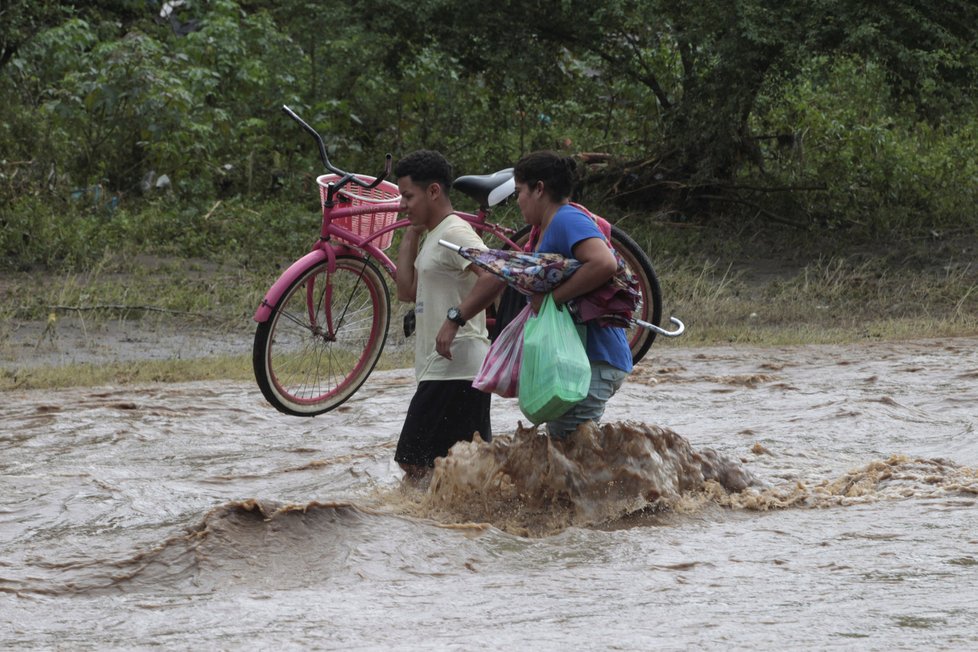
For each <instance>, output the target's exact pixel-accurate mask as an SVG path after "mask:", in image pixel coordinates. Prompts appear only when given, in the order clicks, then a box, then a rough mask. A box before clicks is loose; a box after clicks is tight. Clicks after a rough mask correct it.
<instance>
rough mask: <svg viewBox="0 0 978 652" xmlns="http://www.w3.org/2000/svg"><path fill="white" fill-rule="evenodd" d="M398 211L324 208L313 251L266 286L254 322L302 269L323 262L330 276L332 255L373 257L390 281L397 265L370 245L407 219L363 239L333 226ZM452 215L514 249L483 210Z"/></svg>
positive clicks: (507, 231)
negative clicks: (317, 238) (344, 220)
mask: <svg viewBox="0 0 978 652" xmlns="http://www.w3.org/2000/svg"><path fill="white" fill-rule="evenodd" d="M400 210H401V207H400V204H399V203H397V202H384V203H378V204H373V205H371V206H354V207H348V208H332V209H328V210H327V211H326V212H325V214H324V215H323V225H322V229H321V231H320V236H319V240H318V241H317V242H316V244H315V246H314V247H313V250H312V251H310V252H309V253H307V254H306V255H305V256H303V257H302V258H300V259H299V260H297V261H295V262H294V263H292V265H290V266H289V268H288V269H286V270H285V272H283V273H282V275H281V276H279V278H278V280H276V281H275V283H274V284H272V287H270V288H269V289H268V292H266V293H265V296H264V298H263V299H262V301H261V304H260V305H259V306H258V310H256V311H255V316H254V320H255V321H256V322H259V323H261V322H264V321H267V320H268V318H269V317H270V316H271V313H272V308H273V306H275V305H277V304H278V301H279V300H280V299H281V297H282V294H283V293H284V292H285V291H286V289H288V287H289V286H290V285H291V284H292V283H293V282H294V281H295V280H296V279H297V278H298V277H299V275H300V274H301V273H302V272H303V271H304V270H306V269H309V267H310V266H311V265H313V264H316V263H321V262H323V261H326V262H327V269H328V270H329V272H330V273H332V272H334V271H336V256H337V255H340V254H343V253H347V252H356V253H360V254H362V255H364V256H366V257H367V258H373V259H374V260H376V261H378V262H379V263H380V264H381V266H382V267H383V268H384V269H385V270H386V271H387V273H388V274H389V275H390V276H391V278H394V275H395V274H396V273H397V266H396V265H395V264H394V261H393V260H391V258H390V257H389V256H388V255H387V254H386V253H384V251H383V250H382V249H380V248H379V247H377V246H376V245H375V244H374V240H377V239H379V238H381V237H383V236H384V235H385V234H387V233H390V232H391V231H396V230H397V229H402V228H405V227H407V226H409V225H410V221H409V220H406V219H405V220H398V221H396V222H394V223H393V224H390V225H389V226H386V227H384V228H383V229H380V230H378V231H376V232H374V233H372V234H370V235H369V236H366V237H361V236H359V235H356V234H354V233H353V232H352V231H349V230H347V229H344V228H343V227H341V226H337V225H336V224H335V223H334V222H335V221H336V220H338V219H342V218H344V217H350V216H354V215H366V214H371V213H386V212H391V211H400ZM455 214H456V215H458V216H459V217H461V218H462V219H464V220H465V221H467V222H469V223H470V224H472V226H473V227H474V228H475V229H476V231H478V232H480V233H482V232H486V231H488V232H490V233H492V234H493V235H495V236H496V237H498V238H499V239H500V240H501V241H502V242H503V243H505V244H507V245H508V246H510V247H513V248H514V249H516V248H518V246H517V245H516V243H514V242H513V241H512V240H511V239H510V238H509V237H508V236H509V235H511V234H512V233H515V231H516V230H515V229H511V228H509V227H504V226H501V225H498V224H492V223H490V222H487V221H486V218H487V217H488V212H487V211H485V210H480V211H479V212H478V213H466V212H463V211H456V212H455ZM334 237H335V238H338V239H339V240H341V243H336V242H334V240H333V238H334ZM328 327H329V328H330V333H332V325H331V324H330V325H328Z"/></svg>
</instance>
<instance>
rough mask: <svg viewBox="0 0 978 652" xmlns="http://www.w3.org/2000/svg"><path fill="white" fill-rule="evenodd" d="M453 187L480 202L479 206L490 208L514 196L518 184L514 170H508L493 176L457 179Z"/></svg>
mask: <svg viewBox="0 0 978 652" xmlns="http://www.w3.org/2000/svg"><path fill="white" fill-rule="evenodd" d="M452 187H453V188H455V189H456V190H458V191H459V192H461V193H463V194H465V195H468V196H469V197H471V198H472V199H474V200H476V201H477V202H479V206H481V207H483V208H489V207H491V206H495V205H496V204H499V203H501V202H502V201H503V200H504V199H506V198H507V197H509V196H510V195H512V194H513V192H514V191H515V190H516V182H515V181H513V168H506V169H505V170H500V171H499V172H493V173H492V174H467V175H465V176H464V177H459V178H458V179H455V183H453V184H452Z"/></svg>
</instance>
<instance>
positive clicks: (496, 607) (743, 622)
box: [0, 338, 978, 650]
mask: <svg viewBox="0 0 978 652" xmlns="http://www.w3.org/2000/svg"><path fill="white" fill-rule="evenodd" d="M976 345H978V339H974V338H970V339H969V338H962V339H952V340H944V341H936V340H926V341H914V342H900V343H867V344H865V345H860V346H811V347H790V348H788V347H785V348H755V347H745V346H729V347H710V348H700V349H680V348H676V347H673V346H670V344H669V343H668V342H663V343H657V344H656V346H655V347H653V350H652V352H651V355H650V356H649V358H648V359H647V360H646V361H644V362H643V363H642V364H641V365H639V366H638V367H637V368H636V370H635V372H634V373H633V374H632V376H631V377H630V379H629V381H628V382H626V384H625V386H624V387H623V388H622V390H621V392H620V393H619V394H618V395H617V396H615V397H614V399H612V401H611V403H610V404H609V407H608V412H607V414H606V417H607V419H608V421H607V422H606V423H604V424H602V425H600V426H586V427H584V428H581V429H580V430H579V431H578V432H577V433H575V434H574V435H573V436H572V437H570V438H569V439H568V440H567V441H552V440H550V439H549V438H547V437H545V436H543V435H542V434H540V432H538V431H537V429H535V428H528V427H524V425H523V424H521V423H520V422H519V419H520V413H519V409H518V407H517V406H516V404H515V402H514V401H506V400H501V399H500V400H494V404H493V419H494V422H493V426H494V431H495V432H496V435H497V436H496V437H495V438H494V440H493V441H492V442H491V443H485V442H482V441H476V442H474V443H471V444H469V443H463V444H459V445H457V446H456V447H454V448H453V449H452V451H451V453H450V454H449V456H448V457H446V458H444V459H442V460H439V461H438V463H437V464H436V468H435V470H434V473H433V474H432V476H431V478H430V479H429V481H427V482H425V483H423V484H421V485H413V484H408V483H405V482H404V481H403V480H402V478H401V473H400V471H399V470H398V468H397V465H396V464H394V462H393V461H392V457H393V452H394V446H395V443H396V439H397V434H398V432H399V429H400V425H401V422H402V420H403V418H404V412H405V410H406V407H407V403H408V401H409V400H410V397H411V394H412V392H413V389H414V382H413V378H412V374H411V372H410V371H409V370H398V371H391V372H380V373H377V374H375V375H374V376H372V377H371V379H370V380H369V381H368V382H367V384H366V385H365V386H364V388H363V389H362V390H361V391H360V392H359V393H358V394H357V396H356V397H355V398H354V399H353V400H351V401H349V402H348V403H347V404H345V405H344V406H342V407H341V408H339V409H337V410H335V411H333V412H331V413H328V414H326V415H322V416H320V417H316V418H313V419H303V418H297V417H287V416H283V415H281V414H279V413H277V412H275V411H274V410H273V409H272V408H270V407H269V406H268V405H267V404H265V403H264V401H263V399H262V398H261V395H260V393H259V392H258V391H257V388H256V387H254V386H253V385H252V384H250V383H185V384H171V385H163V384H161V385H145V386H137V387H98V388H81V389H71V390H58V391H11V392H5V393H3V394H2V396H0V398H2V402H0V625H2V627H0V649H72V650H95V649H98V650H104V649H145V648H150V647H162V648H164V649H171V648H175V649H188V648H195V649H196V648H204V649H209V648H216V649H263V648H268V647H275V648H281V649H336V650H348V649H385V650H386V649H407V650H413V649H439V650H441V649H460V650H468V649H476V648H486V647H492V648H496V647H505V646H511V647H514V648H516V647H519V648H523V647H528V646H531V647H533V648H534V649H541V650H566V649H568V648H569V647H571V646H573V647H575V648H584V649H602V650H603V649H615V650H647V649H689V648H694V647H705V648H708V649H714V648H719V647H724V648H733V649H778V650H781V649H836V648H838V649H847V650H848V649H859V650H863V649H865V650H894V649H907V650H910V649H914V650H917V649H948V650H970V649H978V589H975V588H974V587H975V585H976V583H978V441H976V439H978V433H976V426H978V353H976Z"/></svg>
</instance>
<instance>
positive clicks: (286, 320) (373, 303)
mask: <svg viewBox="0 0 978 652" xmlns="http://www.w3.org/2000/svg"><path fill="white" fill-rule="evenodd" d="M389 326H390V294H389V292H388V289H387V284H386V283H385V282H384V278H383V277H382V276H381V274H380V272H379V271H378V270H377V267H376V266H375V265H374V264H373V263H371V262H370V261H368V260H366V259H365V258H360V257H358V256H337V258H336V271H334V272H333V273H332V274H330V273H328V270H327V263H326V262H321V263H317V264H315V265H313V266H312V267H310V268H309V269H308V270H306V271H305V272H303V274H302V275H301V276H299V278H298V279H296V281H295V282H294V283H293V284H292V285H290V286H289V288H288V289H287V290H286V291H285V293H284V294H283V295H282V298H281V299H280V300H279V302H278V303H277V304H276V305H275V306H274V307H273V308H272V314H271V315H270V316H269V318H268V319H267V320H266V321H264V322H262V323H260V324H258V329H257V331H256V332H255V344H254V348H253V358H252V361H253V365H254V370H255V379H256V380H257V381H258V387H259V388H260V389H261V392H262V394H263V395H264V396H265V398H266V399H267V400H268V402H269V403H271V404H272V405H273V406H275V408H277V409H278V410H280V411H281V412H284V413H286V414H292V415H296V416H310V417H311V416H315V415H317V414H322V413H324V412H328V411H329V410H332V409H334V408H336V407H338V406H339V405H342V404H343V403H344V402H345V401H346V400H347V399H349V398H350V397H351V396H353V394H354V393H355V392H356V391H357V390H358V389H359V388H360V386H361V385H362V384H363V382H364V381H365V380H366V379H367V376H369V375H370V372H371V371H373V369H374V366H375V365H376V364H377V360H378V359H379V358H380V354H381V352H382V351H383V350H384V343H385V342H386V340H387V329H388V327H389Z"/></svg>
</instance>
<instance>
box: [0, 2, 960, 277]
mask: <svg viewBox="0 0 978 652" xmlns="http://www.w3.org/2000/svg"><path fill="white" fill-rule="evenodd" d="M4 8H5V9H4V11H3V12H0V28H2V29H0V93H2V95H3V97H4V98H5V99H8V98H9V99H8V101H6V102H4V103H3V104H0V201H2V202H3V213H2V214H0V226H2V228H3V234H2V235H0V257H2V259H3V265H4V266H11V267H24V266H30V265H37V264H43V265H58V264H64V265H72V266H77V265H84V264H87V263H90V262H91V261H92V260H97V259H98V257H99V256H100V255H101V254H100V252H101V251H102V250H103V249H105V248H109V247H120V248H125V247H130V248H138V249H142V248H151V249H153V250H164V249H166V248H169V249H170V250H172V251H173V252H174V253H176V252H177V251H183V252H186V253H188V254H189V255H203V256H206V257H213V256H217V255H228V256H237V255H241V254H240V251H242V249H241V248H239V247H238V246H237V245H236V244H235V243H238V244H241V243H245V242H250V243H251V244H255V243H257V242H261V243H263V244H265V245H267V246H268V247H269V248H270V250H271V251H274V252H276V253H275V254H274V255H277V252H278V251H281V250H283V249H284V248H285V247H280V246H279V240H282V239H286V240H288V241H289V244H290V246H291V244H292V240H290V239H296V240H298V239H304V238H306V237H308V234H309V233H310V232H311V229H307V228H305V226H304V225H305V219H306V216H313V217H312V220H313V222H314V221H315V217H314V216H315V208H316V197H317V193H316V189H315V185H314V179H315V176H316V175H318V174H319V173H321V172H322V170H321V166H320V164H319V161H318V156H317V152H316V150H315V147H314V144H313V142H312V140H311V139H310V138H309V137H308V135H307V134H305V133H304V132H303V131H302V130H301V129H299V127H298V126H297V125H295V124H294V123H292V122H291V121H290V120H288V119H287V118H286V117H285V116H284V115H283V114H282V113H281V112H280V111H279V108H280V107H281V105H283V104H288V105H290V106H292V107H293V108H294V109H296V110H297V111H298V113H299V114H300V115H302V116H303V117H304V118H305V119H306V120H307V121H308V122H309V123H310V124H312V125H313V126H314V127H316V128H317V129H318V130H319V131H321V132H322V133H323V135H324V137H325V139H326V143H327V146H328V149H329V153H330V156H331V158H332V160H333V162H334V163H335V164H337V165H339V166H340V167H342V168H344V169H347V170H355V171H358V172H363V173H367V174H376V173H377V172H379V170H380V168H381V164H382V160H383V155H384V154H385V153H387V152H391V153H392V154H393V155H394V156H395V157H399V156H401V155H403V154H404V153H406V152H408V151H411V150H413V149H416V148H418V147H431V148H436V149H440V150H442V151H444V152H445V153H446V154H447V155H448V157H449V158H450V160H451V161H452V162H453V163H454V165H455V168H456V172H457V173H458V174H465V173H481V172H490V171H493V170H496V169H500V168H502V167H507V166H509V165H512V163H513V162H514V161H515V160H516V159H517V158H518V157H519V156H520V155H521V154H523V153H525V152H526V151H528V150H532V149H539V148H553V149H559V150H561V151H566V152H567V153H570V154H581V153H588V152H596V153H600V154H604V155H605V156H604V157H603V158H602V157H598V159H594V160H599V161H605V160H607V161H610V163H607V164H605V163H602V164H600V165H597V166H594V167H592V168H591V169H590V173H591V174H590V177H589V183H591V184H593V185H589V186H588V189H589V190H590V189H592V188H599V187H600V189H601V193H598V192H593V193H592V196H593V197H595V198H601V199H602V200H603V198H605V197H607V198H608V199H609V200H610V199H612V198H618V199H628V200H629V201H630V204H629V206H628V207H629V208H630V209H631V210H632V211H634V212H635V213H637V214H639V215H642V216H644V217H634V216H633V217H632V218H631V221H630V223H629V228H630V230H632V231H633V232H634V231H640V230H641V229H642V224H643V222H646V223H647V222H650V221H651V218H650V217H648V216H649V215H650V214H655V213H659V214H670V215H686V214H689V213H692V212H695V211H700V213H701V215H706V216H707V217H708V218H711V219H712V218H713V217H714V216H716V215H717V214H720V213H730V214H732V215H734V216H742V215H744V214H749V215H755V214H756V215H764V216H768V217H771V216H774V217H778V218H779V219H780V221H788V222H791V223H795V224H798V225H801V226H810V225H827V226H832V227H836V228H840V229H842V228H844V229H848V230H856V229H858V230H861V231H862V232H864V233H865V234H868V235H870V236H873V235H874V234H885V233H888V232H890V231H892V230H897V229H898V230H902V231H907V232H925V231H943V230H953V229H964V228H973V225H974V217H973V210H972V208H971V207H972V206H973V205H974V203H975V199H976V198H975V194H976V192H978V191H976V187H978V184H976V183H975V179H976V175H978V171H976V165H978V163H976V161H978V157H976V155H975V154H976V149H978V145H976V140H978V119H976V118H974V117H973V116H975V115H976V114H978V112H976V110H975V109H976V108H978V107H976V98H975V96H974V93H973V89H974V88H975V87H976V85H978V38H976V32H978V9H976V7H975V5H974V4H973V3H971V2H965V1H964V0H947V1H946V2H941V3H939V4H938V5H934V4H933V3H932V2H930V0H907V1H906V2H901V3H889V4H887V3H883V4H879V3H877V4H870V5H867V4H865V3H861V2H856V0H827V1H825V2H817V3H811V2H807V1H802V0H788V1H787V2H781V1H778V2H774V1H773V0H741V1H739V2H737V3H732V4H731V3H698V2H690V1H688V0H671V1H670V2H666V1H665V0H609V1H607V2H602V3H594V2H591V1H590V0H588V1H585V0H561V2H557V3H554V2H540V1H536V0H534V1H532V2H525V1H520V2H517V1H516V0H499V1H498V2H494V3H459V2H452V1H450V0H420V1H419V0H410V1H409V0H389V1H388V2H385V3H383V5H382V7H380V8H379V10H378V7H377V6H376V4H368V3H366V2H362V1H361V0H355V1H354V2H351V3H325V4H324V3H321V2H314V1H313V0H289V1H287V2H271V1H269V0H194V1H193V2H188V3H187V5H185V6H184V7H183V8H182V9H181V11H182V12H184V14H183V15H182V19H185V20H189V19H193V20H194V21H196V25H197V26H198V29H196V30H191V31H189V33H187V34H185V35H182V34H178V33H177V32H176V31H175V30H173V29H171V26H170V25H169V24H166V23H165V22H160V21H157V20H156V14H155V12H156V11H158V9H154V8H153V7H151V6H150V5H149V4H147V3H143V2H139V1H137V0H114V1H113V2H108V3H99V4H98V5H97V6H95V5H94V4H93V3H70V2H69V3H56V2H48V1H45V0H39V1H38V2H33V3H27V2H19V1H16V0H14V1H12V2H10V3H6V4H4ZM785 143H787V144H788V145H789V146H784V145H785ZM779 144H780V145H779ZM163 175H165V176H166V178H168V179H169V181H170V185H169V187H166V184H161V187H160V188H157V187H156V185H155V181H156V180H157V179H159V178H160V177H162V176H163ZM602 179H605V180H606V181H605V182H604V185H603V186H598V182H601V181H602ZM747 187H753V188H762V189H763V190H762V191H758V192H752V191H746V194H745V191H743V190H742V189H743V188H747ZM809 188H811V189H814V190H808V189H809ZM789 189H790V190H789ZM218 200H221V201H223V203H222V204H220V205H218V208H217V209H215V210H212V207H213V206H215V204H216V202H217V201H218ZM255 202H258V203H257V205H258V206H260V207H261V208H260V210H259V211H258V212H259V213H262V212H264V211H265V210H266V207H270V206H275V207H279V208H276V209H275V210H276V211H278V210H279V209H281V213H280V215H276V216H274V217H273V220H274V221H275V222H276V227H282V228H280V229H269V228H267V226H266V225H264V224H262V223H261V222H260V221H253V220H252V219H251V218H252V213H251V212H249V210H248V208H247V207H249V206H250V205H252V204H254V203H255ZM232 207H233V208H234V209H235V210H238V211H239V214H238V215H237V216H236V217H235V218H232V217H231V215H232V213H231V212H229V211H231V210H232ZM610 208H611V207H610V206H609V207H607V209H606V208H605V207H603V206H602V207H600V208H599V209H598V210H601V211H602V212H609V209H610ZM208 215H209V217H208V218H207V219H206V220H205V219H204V216H208ZM290 216H294V223H295V226H296V227H297V228H298V227H299V223H300V222H301V223H302V225H303V227H302V228H298V233H297V234H292V233H287V232H286V231H285V229H287V228H288V225H289V224H292V222H290V220H293V218H292V217H290ZM238 217H240V219H237V218H238ZM262 217H263V218H266V219H267V217H268V216H267V215H262ZM279 220H281V221H279ZM147 225H148V226H147ZM247 229H253V231H252V232H248V231H247ZM256 234H257V235H256ZM267 234H268V235H267ZM73 238H74V241H73V240H72V239H73ZM301 248H305V247H304V246H303V247H301ZM301 248H300V249H301ZM86 261H87V263H86Z"/></svg>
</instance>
